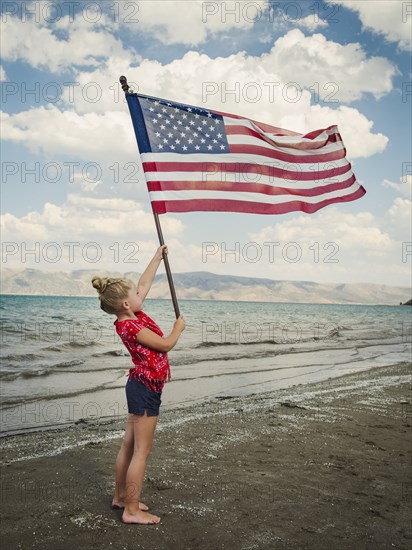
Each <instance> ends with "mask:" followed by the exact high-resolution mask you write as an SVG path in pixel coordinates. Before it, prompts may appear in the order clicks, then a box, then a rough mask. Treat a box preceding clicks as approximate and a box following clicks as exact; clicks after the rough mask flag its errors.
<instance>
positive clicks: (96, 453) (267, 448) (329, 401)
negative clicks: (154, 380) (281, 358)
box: [1, 362, 412, 550]
mask: <svg viewBox="0 0 412 550" xmlns="http://www.w3.org/2000/svg"><path fill="white" fill-rule="evenodd" d="M411 403H412V399H411V376H410V363H406V362H404V363H399V364H396V365H392V366H386V367H374V368H372V369H368V370H365V371H361V372H358V373H350V374H344V375H342V376H339V377H336V378H330V379H328V380H326V381H323V382H314V383H309V384H299V385H296V386H293V387H289V388H285V389H281V390H278V391H271V392H266V393H264V394H263V393H262V394H254V395H250V396H247V397H231V396H220V398H215V399H213V400H212V401H210V402H207V403H203V404H200V405H195V406H193V407H190V408H189V409H188V408H185V407H182V408H180V409H173V410H171V411H162V409H161V410H160V417H159V421H158V427H157V429H156V434H155V439H154V446H153V450H152V454H151V455H150V457H149V461H148V465H147V469H146V476H145V482H144V486H143V492H142V497H141V498H142V500H143V502H145V503H146V504H148V505H149V506H150V508H151V510H152V511H153V513H155V514H158V515H160V516H161V518H162V521H161V523H160V524H159V525H152V526H125V525H123V524H122V523H121V521H120V518H121V511H116V510H112V509H111V508H110V502H111V496H112V492H113V487H114V479H113V477H114V475H113V474H114V462H115V459H116V455H117V451H118V449H119V446H120V441H121V440H120V438H121V437H122V435H123V433H124V418H123V419H119V420H114V421H110V422H105V423H103V422H102V423H96V422H94V423H90V422H85V423H78V424H77V425H75V426H72V427H70V428H66V429H59V430H54V431H53V430H47V431H45V432H31V433H25V434H20V435H17V436H9V437H7V438H4V439H3V441H2V442H4V445H3V448H2V451H1V458H2V463H3V465H2V468H3V472H2V492H1V496H2V525H3V538H2V540H3V541H4V544H5V546H7V547H10V548H22V549H32V548H34V549H40V548H41V549H45V550H48V549H50V550H51V549H53V550H55V549H56V548H58V549H59V550H65V549H66V548H67V549H69V548H72V547H73V546H76V545H82V546H83V547H86V548H96V549H97V548H99V549H101V548H111V547H115V546H116V547H118V548H126V549H129V548H132V547H133V548H137V549H147V548H154V547H155V548H157V549H159V550H162V549H165V550H166V549H167V550H170V549H172V550H173V549H175V548H176V550H180V549H181V548H187V549H197V548H205V549H209V548H210V549H211V550H212V549H213V550H214V549H220V548H221V549H229V550H231V549H233V550H238V549H239V550H253V549H256V550H266V549H267V550H269V549H270V550H273V549H278V548H279V549H286V548H299V549H300V548H302V549H314V550H315V549H316V550H318V549H320V550H322V549H325V550H326V549H328V550H330V548H339V549H346V548H347V549H348V550H349V549H352V548H362V550H363V549H371V550H372V549H376V548H380V549H386V548H388V549H389V548H391V549H393V548H396V549H402V550H403V549H405V550H406V548H408V547H409V546H410V543H411V541H412V531H411V529H410V513H411V504H412V502H411V501H412V494H411V484H410V481H409V480H410V478H411V474H412V469H411V455H412V453H411V445H410V438H411V414H412V411H411ZM97 534H99V535H100V536H104V540H105V546H104V547H103V546H102V543H101V540H96V539H97V538H99V537H96V535H97Z"/></svg>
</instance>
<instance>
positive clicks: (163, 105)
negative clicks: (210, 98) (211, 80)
mask: <svg viewBox="0 0 412 550" xmlns="http://www.w3.org/2000/svg"><path fill="white" fill-rule="evenodd" d="M139 102H140V106H141V108H142V112H143V116H144V119H145V124H146V130H147V134H148V137H149V141H150V145H151V149H152V152H153V153H182V154H190V153H212V154H219V153H228V152H229V144H228V142H227V139H226V134H225V127H224V123H223V117H222V116H221V115H217V114H215V113H211V112H210V111H207V110H203V109H199V108H196V107H190V106H188V105H182V104H179V103H172V102H163V101H160V100H159V101H154V100H150V99H146V98H141V97H140V98H139Z"/></svg>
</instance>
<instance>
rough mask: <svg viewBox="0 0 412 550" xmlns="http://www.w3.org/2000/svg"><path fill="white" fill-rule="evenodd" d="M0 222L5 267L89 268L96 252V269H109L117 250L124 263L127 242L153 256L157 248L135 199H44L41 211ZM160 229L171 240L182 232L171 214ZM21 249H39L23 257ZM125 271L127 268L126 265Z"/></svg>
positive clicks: (4, 217)
mask: <svg viewBox="0 0 412 550" xmlns="http://www.w3.org/2000/svg"><path fill="white" fill-rule="evenodd" d="M0 221H1V230H2V241H3V251H4V252H5V253H6V256H5V259H6V267H21V265H22V263H26V262H27V264H26V265H25V267H29V266H31V267H41V266H44V265H46V264H48V263H49V264H50V267H58V268H59V269H80V268H89V269H90V268H91V267H94V265H95V264H94V262H93V261H92V259H93V258H94V257H95V256H96V250H97V252H99V251H100V252H101V253H102V257H101V262H100V260H99V267H102V266H104V268H113V267H114V266H113V265H112V264H113V263H116V262H115V258H116V254H117V257H118V259H119V261H121V260H122V259H123V260H124V261H125V259H127V257H129V255H130V254H133V251H134V250H136V248H133V246H132V245H130V244H128V243H137V245H138V247H139V250H140V251H145V253H146V252H147V253H148V254H149V255H150V254H152V255H153V253H154V250H155V247H156V246H158V245H156V239H157V237H156V231H155V224H154V221H153V215H152V214H151V213H149V212H145V211H143V209H142V206H141V205H140V204H139V203H137V202H136V201H134V200H125V199H113V198H112V199H101V198H94V197H82V196H80V195H75V194H69V195H68V197H67V200H66V202H65V203H64V204H62V205H56V204H51V203H46V204H45V205H44V207H43V210H42V211H41V212H35V211H34V212H29V213H27V214H26V215H24V216H21V217H18V216H14V215H13V214H10V213H6V214H3V215H2V216H1V217H0ZM162 227H163V231H164V234H165V235H166V236H167V239H168V242H174V240H176V238H177V237H179V236H181V234H182V233H183V231H184V225H183V223H182V222H181V221H180V220H177V219H176V218H173V217H172V216H167V217H165V218H163V219H162ZM36 243H38V244H37V245H36ZM50 243H55V244H50ZM64 243H79V244H77V245H72V246H70V245H68V244H66V245H65V244H64ZM91 243H95V245H92V244H91ZM36 247H37V248H36ZM25 250H38V254H27V255H25V256H23V253H24V251H25ZM70 250H71V251H72V252H70ZM85 250H89V251H90V254H87V253H85V252H84V251H85ZM59 253H60V255H61V257H60V258H58V261H57V262H54V261H49V262H48V258H55V257H56V256H58V255H59ZM70 253H72V257H73V259H72V260H70ZM26 256H27V260H26ZM139 258H141V256H139ZM149 259H150V258H149ZM36 264H41V265H36ZM102 268H103V267H102ZM139 268H140V264H139V266H138V268H137V269H139ZM125 269H130V265H126V267H125Z"/></svg>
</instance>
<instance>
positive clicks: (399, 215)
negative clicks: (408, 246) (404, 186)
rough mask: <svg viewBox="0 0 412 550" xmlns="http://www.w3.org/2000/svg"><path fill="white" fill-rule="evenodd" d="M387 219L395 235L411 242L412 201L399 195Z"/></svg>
mask: <svg viewBox="0 0 412 550" xmlns="http://www.w3.org/2000/svg"><path fill="white" fill-rule="evenodd" d="M385 221H386V223H387V225H388V227H390V230H391V233H392V234H393V235H394V237H396V238H397V239H399V240H402V241H409V242H410V240H411V233H412V201H410V200H409V199H402V198H401V197H397V198H396V199H395V200H394V201H393V203H392V206H391V207H390V208H389V210H388V212H387V214H386V216H385Z"/></svg>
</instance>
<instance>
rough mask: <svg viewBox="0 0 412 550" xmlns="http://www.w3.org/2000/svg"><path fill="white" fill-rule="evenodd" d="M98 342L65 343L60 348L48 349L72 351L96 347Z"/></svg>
mask: <svg viewBox="0 0 412 550" xmlns="http://www.w3.org/2000/svg"><path fill="white" fill-rule="evenodd" d="M95 344H96V342H81V341H78V342H64V343H62V344H60V345H58V346H49V347H47V348H46V350H47V351H57V352H61V351H67V350H71V349H73V348H74V349H79V348H88V347H90V346H94V345H95Z"/></svg>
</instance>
